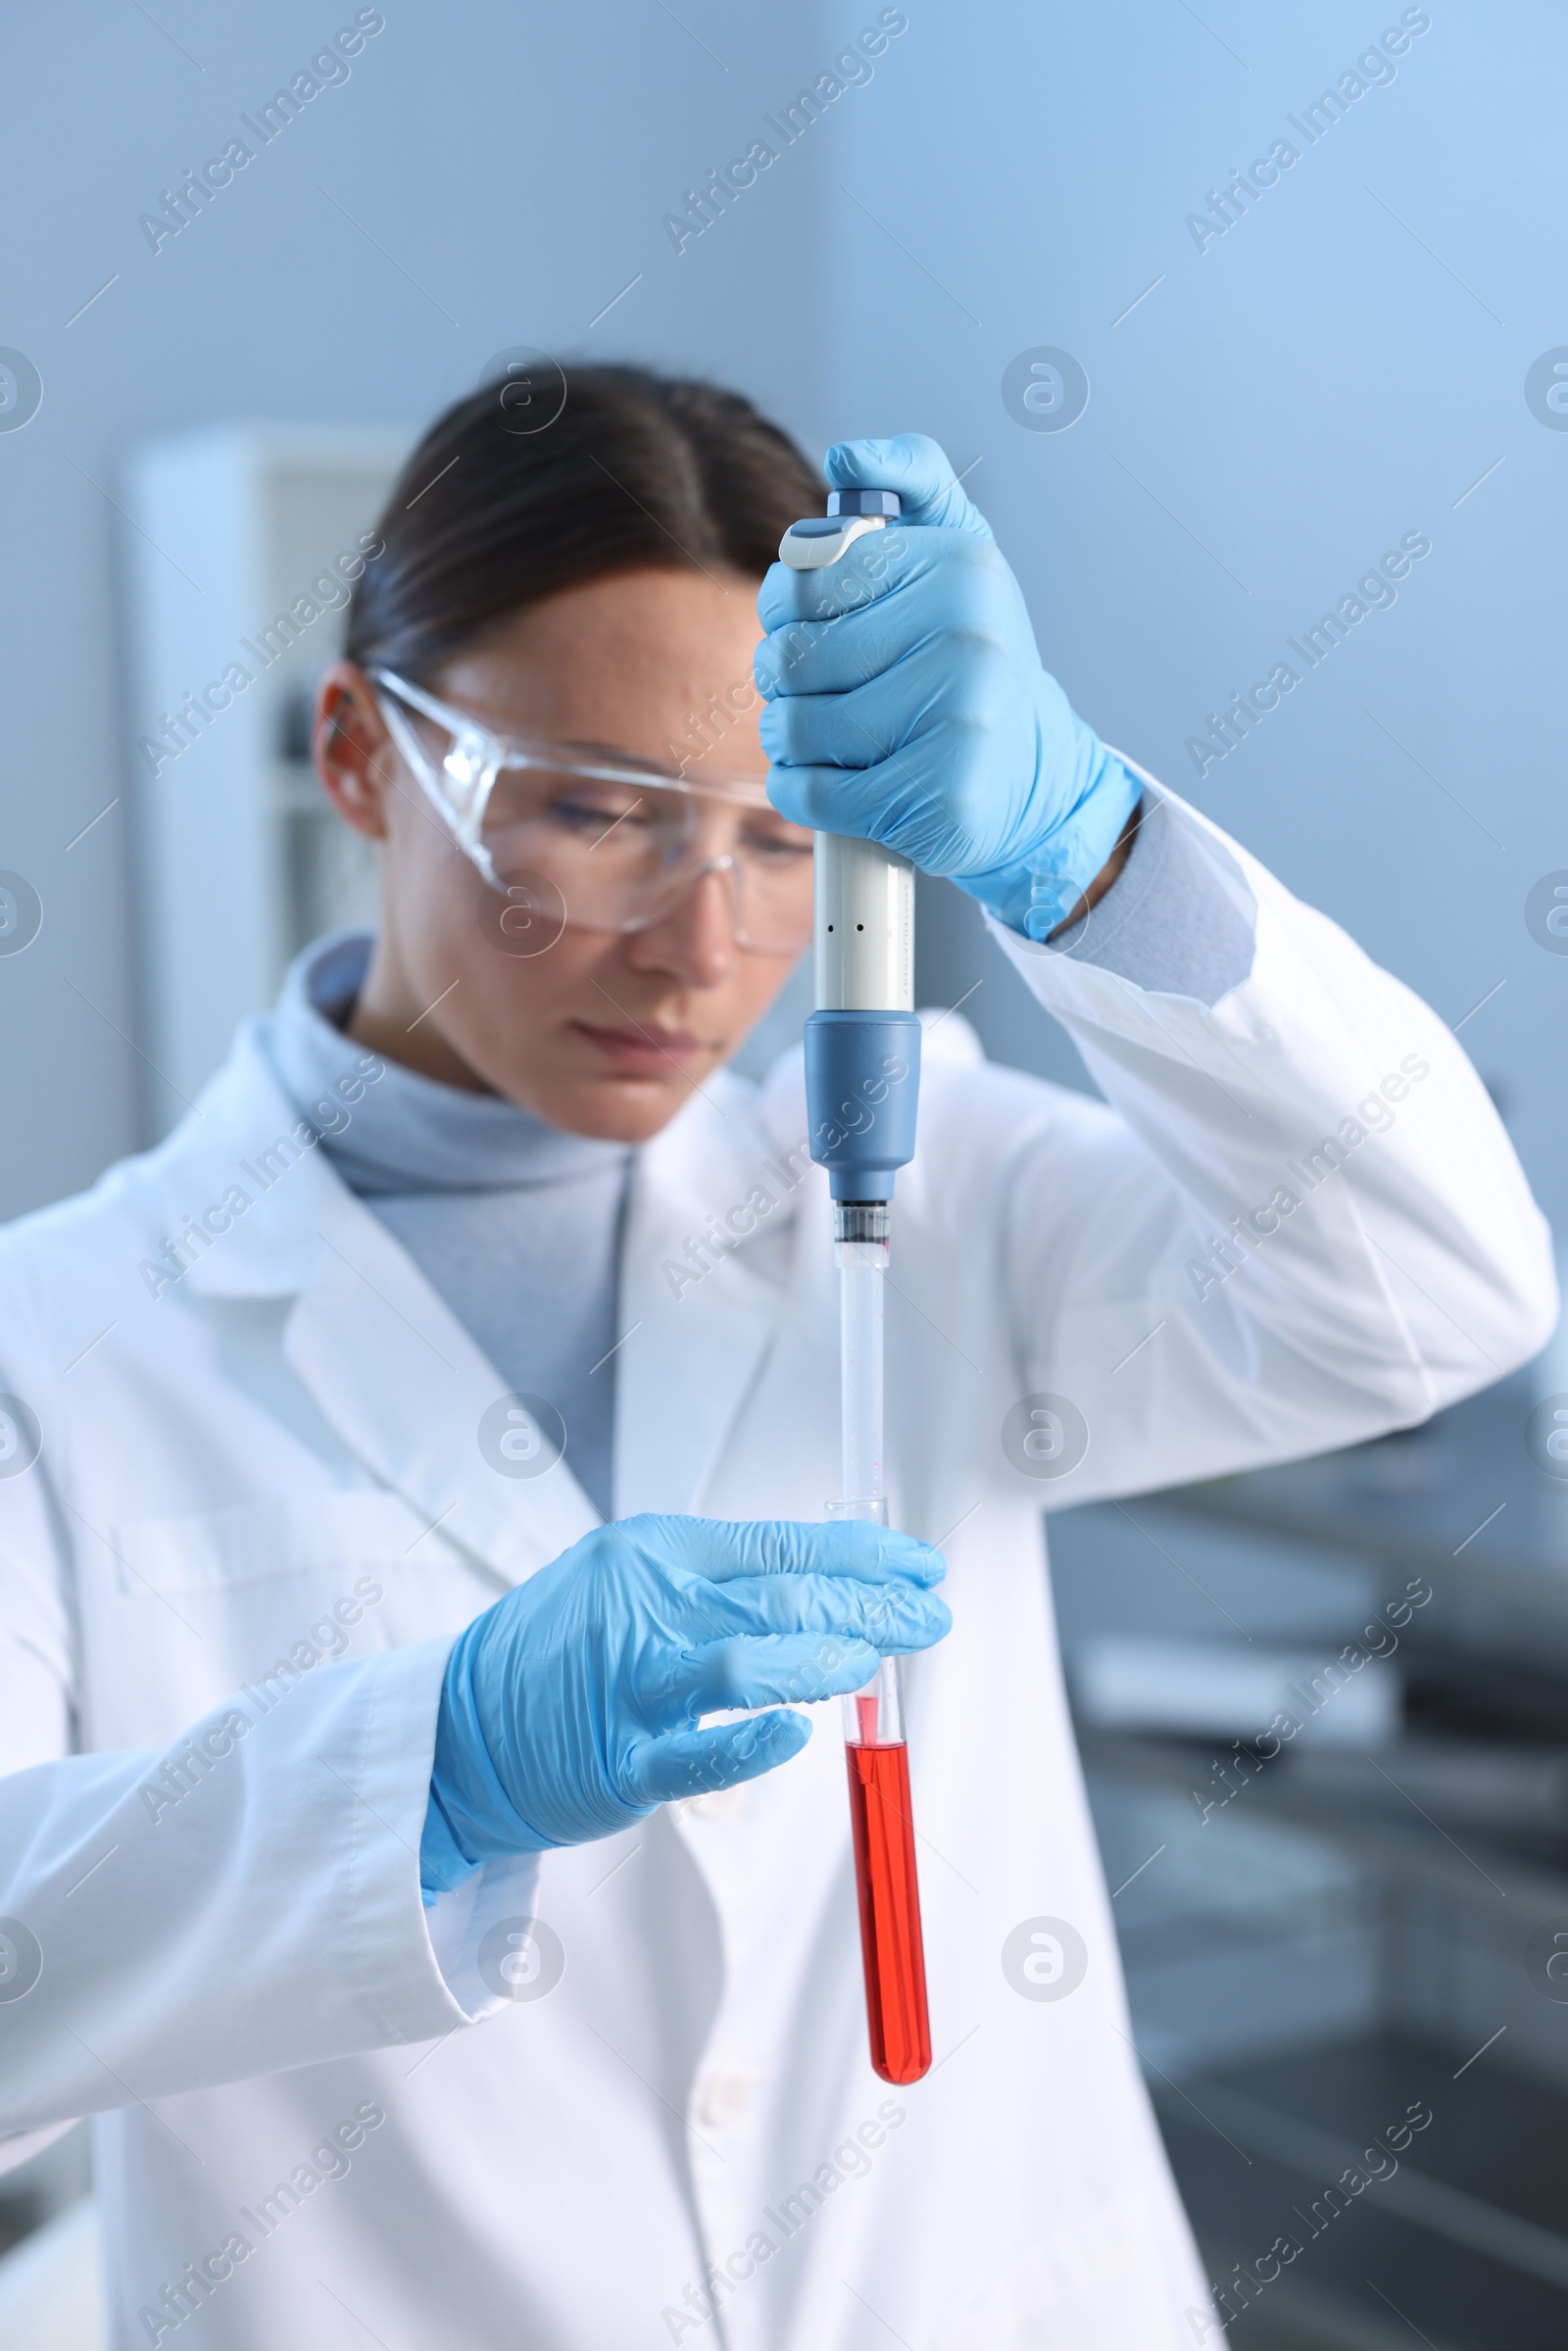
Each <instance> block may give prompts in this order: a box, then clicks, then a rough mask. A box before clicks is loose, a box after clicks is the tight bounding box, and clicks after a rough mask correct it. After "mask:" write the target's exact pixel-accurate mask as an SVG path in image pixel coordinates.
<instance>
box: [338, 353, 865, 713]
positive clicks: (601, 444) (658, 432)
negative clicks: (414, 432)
mask: <svg viewBox="0 0 1568 2351" xmlns="http://www.w3.org/2000/svg"><path fill="white" fill-rule="evenodd" d="M562 373H563V374H564V379H565V401H564V406H563V407H562V409H561V412H560V414H559V415H558V416H557V417H556V419H555V421H554V422H553V423H549V424H546V425H544V426H542V427H540V428H539V429H536V430H531V431H530V430H519V429H518V424H519V410H518V408H517V407H516V406H514V405H509V398H510V397H511V396H514V395H515V392H516V386H515V384H511V385H509V384H508V383H507V382H506V381H504V380H502V379H499V378H498V380H497V381H496V382H494V383H490V384H487V385H485V386H483V387H482V388H481V389H480V390H479V391H477V392H474V393H472V394H471V395H470V396H469V397H468V398H467V399H465V400H460V401H458V402H457V403H456V404H455V406H453V407H452V408H450V409H448V410H447V412H446V414H445V416H441V417H439V418H438V419H437V421H436V422H435V423H434V424H433V425H432V426H431V427H430V430H429V431H428V432H427V433H426V434H425V436H424V438H423V440H422V441H421V442H420V443H419V445H418V447H417V449H416V451H415V452H414V455H413V456H412V457H411V458H410V459H409V461H408V464H407V465H405V466H404V468H403V471H402V473H401V475H400V476H399V478H398V481H397V483H396V485H395V487H394V489H393V491H392V494H391V496H390V498H389V499H388V501H387V505H386V509H385V512H384V513H383V514H382V515H381V517H380V520H379V521H378V523H377V524H376V530H377V533H378V535H379V537H380V539H381V540H382V542H383V552H382V553H381V554H380V555H378V556H377V557H376V558H375V560H374V561H373V562H372V563H368V565H367V567H366V570H365V572H364V574H363V575H362V577H361V578H360V580H359V581H358V582H357V584H356V586H355V590H354V595H353V600H352V603H351V605H350V608H349V614H348V622H347V628H346V631H345V639H344V648H343V650H344V652H345V654H346V655H347V657H348V659H349V660H350V661H357V662H358V663H359V664H360V665H361V666H362V667H363V668H366V669H391V670H393V671H395V672H397V674H399V675H400V676H403V677H407V678H409V679H411V680H412V681H414V682H415V683H417V684H424V685H429V684H431V683H433V681H434V676H435V673H436V672H437V671H438V670H439V669H440V667H441V665H442V663H443V662H444V661H448V660H450V658H451V657H452V656H453V655H454V654H455V653H457V651H458V650H459V649H460V647H466V646H468V645H471V644H472V643H473V642H474V641H475V640H476V639H478V638H480V637H482V636H484V635H485V634H486V633H487V632H488V631H489V630H490V629H491V628H493V627H495V626H496V625H497V624H498V623H499V622H501V621H504V620H506V619H507V618H508V617H509V616H510V615H511V614H513V613H514V612H519V611H520V610H521V609H522V608H523V607H524V606H527V605H531V604H537V603H539V602H540V601H541V599H543V598H544V597H547V596H553V595H556V594H558V593H559V592H560V591H561V590H562V589H564V588H570V587H575V586H577V585H579V584H580V583H581V582H583V581H586V580H591V579H596V578H600V577H602V576H603V575H604V574H606V573H608V572H613V571H622V570H627V569H630V568H632V567H634V566H643V565H647V564H658V565H663V566H665V567H667V568H669V569H672V570H690V569H692V568H705V569H708V570H728V571H738V572H741V573H743V574H744V575H745V576H747V577H749V578H755V579H760V577H761V575H762V573H763V572H764V571H765V570H766V569H767V566H768V564H769V563H772V562H773V560H774V557H775V555H776V553H777V549H778V542H779V540H780V538H781V537H782V535H783V533H784V532H785V531H786V530H787V529H788V527H789V525H790V524H791V523H792V522H793V521H794V520H795V519H796V517H797V516H798V515H800V514H809V513H811V512H813V511H815V510H816V509H817V508H819V506H820V504H821V499H822V484H821V481H820V479H819V477H818V476H817V474H816V473H815V471H814V470H813V468H812V467H811V466H810V465H809V464H808V462H807V460H806V459H805V458H804V457H803V456H802V454H801V452H800V450H799V449H798V448H797V447H796V446H795V444H794V442H793V441H791V440H790V439H789V438H788V436H787V435H786V434H785V433H783V432H781V431H780V429H779V428H778V426H777V425H775V424H770V423H769V422H768V420H767V418H766V417H765V416H761V415H760V413H759V411H758V410H757V409H755V408H754V407H753V406H752V403H751V402H750V401H749V400H747V399H745V398H744V397H743V396H742V395H741V394H740V393H738V392H729V391H725V390H722V389H721V388H720V387H719V386H718V385H716V384H711V383H706V382H702V381H700V380H695V379H691V378H687V377H683V376H671V375H661V374H657V373H655V372H654V371H653V370H652V369H650V368H646V367H565V368H564V369H563V370H562ZM559 391H560V384H559V382H557V383H555V384H554V386H553V389H552V391H551V395H550V396H551V398H554V397H556V396H557V395H558V394H559ZM526 397H527V395H526V394H524V399H525V400H526ZM526 413H527V412H526V409H524V410H522V411H521V415H522V416H526Z"/></svg>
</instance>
